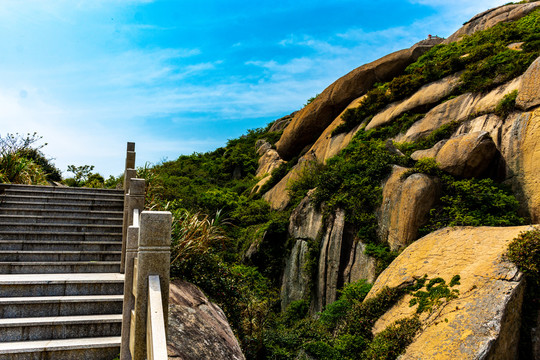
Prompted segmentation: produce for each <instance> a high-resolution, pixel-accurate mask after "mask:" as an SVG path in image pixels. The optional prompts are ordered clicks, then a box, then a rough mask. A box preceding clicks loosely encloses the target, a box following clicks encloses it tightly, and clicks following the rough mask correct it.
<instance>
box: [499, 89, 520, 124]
mask: <svg viewBox="0 0 540 360" xmlns="http://www.w3.org/2000/svg"><path fill="white" fill-rule="evenodd" d="M517 96H518V91H517V90H514V91H512V92H510V93H508V94H506V95H505V96H504V97H503V98H502V99H501V101H499V103H498V104H497V107H496V108H495V114H496V115H498V116H500V117H502V118H505V117H507V116H508V114H510V113H511V112H512V111H513V110H514V108H515V106H516V98H517Z"/></svg>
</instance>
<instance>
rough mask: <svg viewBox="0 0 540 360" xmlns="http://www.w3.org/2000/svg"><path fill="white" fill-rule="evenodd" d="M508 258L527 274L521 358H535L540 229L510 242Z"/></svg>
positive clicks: (539, 305)
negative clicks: (534, 338) (534, 337)
mask: <svg viewBox="0 0 540 360" xmlns="http://www.w3.org/2000/svg"><path fill="white" fill-rule="evenodd" d="M507 256H508V258H509V259H510V260H511V261H512V262H514V263H515V264H516V265H517V267H518V268H519V270H520V271H522V272H523V274H524V275H525V280H526V281H525V283H526V288H525V296H524V299H523V306H522V309H521V311H522V316H521V319H522V321H521V333H520V338H519V358H520V359H533V358H534V357H535V356H534V350H533V343H534V340H533V338H532V336H533V334H534V331H535V330H534V329H535V328H536V327H537V326H538V324H537V319H538V309H539V308H540V229H538V228H535V229H533V230H531V231H527V232H524V233H521V234H519V236H518V237H517V238H515V239H514V240H512V241H511V242H510V244H508V252H507Z"/></svg>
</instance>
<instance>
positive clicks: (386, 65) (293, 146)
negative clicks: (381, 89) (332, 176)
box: [276, 39, 440, 160]
mask: <svg viewBox="0 0 540 360" xmlns="http://www.w3.org/2000/svg"><path fill="white" fill-rule="evenodd" d="M439 42H440V41H439V40H437V39H433V40H432V41H429V42H426V41H423V42H421V43H419V44H415V45H414V46H412V47H411V48H409V49H404V50H400V51H397V52H394V53H392V54H389V55H386V56H384V57H382V58H380V59H378V60H376V61H374V62H371V63H369V64H365V65H362V66H360V67H359V68H356V69H354V70H353V71H351V72H350V73H348V74H347V75H345V76H343V77H341V78H339V79H338V80H337V81H335V82H334V83H332V84H331V85H330V86H328V87H327V88H326V89H325V90H324V91H323V92H322V93H321V94H319V95H318V96H317V98H316V99H315V100H313V101H312V102H311V103H309V104H308V105H306V106H305V107H304V108H303V109H302V110H300V111H299V112H298V113H297V114H296V115H295V116H294V118H293V120H292V121H291V123H290V124H289V125H288V126H287V127H286V128H285V131H284V132H283V135H282V136H281V139H279V141H278V142H277V144H276V147H277V151H278V153H279V154H280V156H281V157H282V158H283V159H285V160H288V159H291V158H292V157H294V156H295V155H297V154H299V153H300V150H302V149H303V148H304V147H306V146H307V145H309V144H312V143H313V142H315V140H317V138H318V137H319V136H320V135H321V134H322V132H323V131H324V129H326V128H327V127H328V125H330V124H331V123H332V121H334V119H335V118H336V116H337V115H339V113H341V112H342V111H343V109H344V108H345V107H346V106H347V105H348V104H349V103H350V102H351V101H352V100H354V99H356V98H358V97H360V96H361V95H363V94H365V93H366V92H367V91H368V90H369V89H370V88H371V87H372V86H373V84H374V83H376V82H381V81H388V80H391V79H392V78H393V77H394V76H396V75H398V74H399V73H401V72H402V71H403V70H404V69H405V68H406V67H407V66H408V65H409V64H411V63H413V62H414V61H416V60H417V59H418V58H419V57H420V56H421V55H422V54H424V53H425V52H426V51H427V50H429V49H430V48H431V47H433V46H434V45H436V44H438V43H439Z"/></svg>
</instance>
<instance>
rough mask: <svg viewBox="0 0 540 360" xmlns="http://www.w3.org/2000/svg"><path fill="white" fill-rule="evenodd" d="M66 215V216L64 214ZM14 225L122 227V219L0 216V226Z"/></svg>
mask: <svg viewBox="0 0 540 360" xmlns="http://www.w3.org/2000/svg"><path fill="white" fill-rule="evenodd" d="M66 215H67V214H66ZM3 223H15V224H39V223H45V224H77V225H80V224H90V225H119V226H122V218H121V217H120V216H118V217H83V216H79V217H75V216H73V217H68V216H52V215H44V216H41V215H39V216H38V215H33V216H27V215H1V214H0V224H3Z"/></svg>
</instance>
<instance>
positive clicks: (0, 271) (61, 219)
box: [0, 185, 124, 360]
mask: <svg viewBox="0 0 540 360" xmlns="http://www.w3.org/2000/svg"><path fill="white" fill-rule="evenodd" d="M2 190H3V194H2V195H1V197H0V360H4V359H10V360H15V359H16V360H22V359H24V360H29V359H36V360H37V359H39V360H45V359H47V360H52V359H78V360H79V359H80V360H83V359H84V360H86V359H104V360H105V359H106V360H111V359H113V358H115V357H116V356H118V354H119V353H120V331H121V322H122V300H123V297H122V293H123V286H124V285H123V283H124V277H123V275H122V274H120V273H119V270H120V256H121V247H122V235H121V234H122V216H123V191H122V190H103V189H86V188H64V187H50V186H25V185H1V187H0V191H2Z"/></svg>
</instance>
